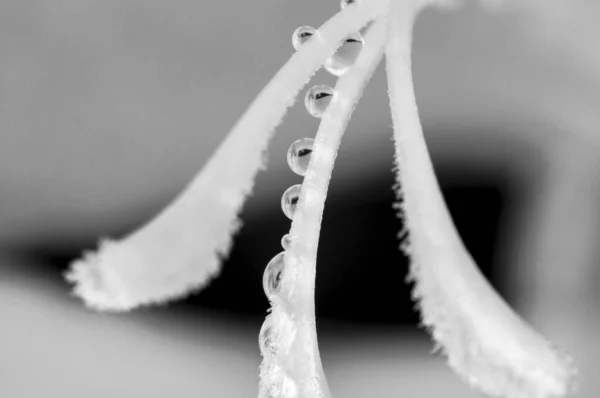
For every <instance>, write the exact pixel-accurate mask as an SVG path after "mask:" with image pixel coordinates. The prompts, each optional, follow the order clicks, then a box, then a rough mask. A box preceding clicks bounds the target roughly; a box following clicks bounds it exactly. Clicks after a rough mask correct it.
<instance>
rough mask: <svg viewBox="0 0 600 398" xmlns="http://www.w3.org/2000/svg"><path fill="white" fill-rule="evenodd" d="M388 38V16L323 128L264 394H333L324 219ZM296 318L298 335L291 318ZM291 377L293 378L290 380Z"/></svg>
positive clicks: (264, 373) (374, 30)
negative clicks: (347, 136)
mask: <svg viewBox="0 0 600 398" xmlns="http://www.w3.org/2000/svg"><path fill="white" fill-rule="evenodd" d="M385 38H386V24H385V18H384V17H382V18H380V19H378V20H377V21H376V22H375V23H374V24H373V26H371V28H370V30H369V32H368V33H367V35H366V36H365V46H364V47H363V49H362V50H361V53H360V55H359V57H358V59H357V60H356V62H355V63H354V65H353V66H352V67H351V68H350V69H349V70H348V72H346V74H344V75H343V76H342V77H341V78H340V79H339V80H338V83H337V85H336V87H335V90H336V93H335V95H334V98H333V99H332V101H331V103H330V104H329V107H328V109H327V111H326V112H325V114H324V115H323V118H322V120H321V124H320V126H319V130H318V132H317V135H316V137H315V144H314V147H313V152H312V155H311V160H310V164H309V166H308V170H307V173H306V176H305V177H304V182H303V183H302V190H301V193H300V199H299V201H298V206H297V208H296V212H295V214H294V220H293V223H292V228H291V231H290V235H291V236H292V237H293V239H292V243H291V247H290V248H289V250H288V251H287V252H286V255H285V271H284V273H283V278H282V280H281V286H282V289H281V293H280V294H279V295H277V296H275V297H273V298H272V306H273V307H272V313H271V315H270V316H269V317H268V318H267V321H266V322H273V323H274V326H275V328H276V330H278V332H277V333H281V334H284V335H285V336H291V335H292V334H293V336H294V338H293V339H291V340H290V341H284V342H283V343H282V344H280V346H279V352H280V354H279V355H278V356H277V357H275V358H271V357H269V356H266V357H265V358H264V359H263V363H262V365H261V387H260V389H261V394H260V395H259V396H260V397H267V396H269V395H268V394H267V393H268V391H270V389H271V388H272V385H273V380H274V379H275V380H278V379H279V380H286V381H288V385H289V384H291V383H289V380H291V381H292V382H293V383H294V384H293V385H295V386H296V387H297V390H298V395H297V396H296V395H294V396H295V397H298V398H313V397H321V398H328V397H330V393H329V389H328V387H327V381H326V379H325V375H324V373H323V368H322V366H321V359H320V356H319V349H318V345H317V335H316V325H315V311H314V290H315V274H316V261H317V248H318V242H319V233H320V229H321V219H322V216H323V209H324V206H325V197H326V195H327V188H328V186H329V180H330V178H331V173H332V170H333V163H334V160H335V157H336V155H337V151H338V147H339V144H340V141H341V139H342V136H343V134H344V131H345V129H346V126H347V124H348V121H349V119H350V115H351V114H352V111H353V110H354V107H355V106H356V104H357V102H358V100H359V98H360V96H361V95H362V92H363V89H364V87H365V86H366V85H367V83H368V82H369V80H370V78H371V76H372V75H373V73H374V71H375V69H376V67H377V65H378V64H379V62H380V60H381V58H382V56H383V49H384V44H385ZM288 319H293V322H294V325H295V326H294V328H293V333H292V332H290V331H288V330H289V327H287V326H286V323H287V320H288ZM287 378H289V380H288V379H287Z"/></svg>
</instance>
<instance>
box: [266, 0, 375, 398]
mask: <svg viewBox="0 0 600 398" xmlns="http://www.w3.org/2000/svg"><path fill="white" fill-rule="evenodd" d="M354 3H356V0H342V1H341V8H342V9H343V8H345V7H346V6H349V5H351V4H354ZM318 35H319V32H318V31H317V30H316V29H314V28H312V27H310V26H302V27H300V28H298V29H296V30H295V31H294V33H293V35H292V44H293V46H294V49H295V50H298V49H299V48H300V47H301V46H302V45H303V44H304V43H306V42H307V41H308V40H311V39H313V38H317V39H318ZM363 44H364V40H363V37H362V35H361V34H360V33H359V32H357V33H355V34H352V35H350V36H349V37H347V38H346V39H345V40H344V42H343V43H342V45H341V46H340V47H339V48H338V50H337V51H336V52H335V53H334V54H333V55H332V56H331V57H330V58H329V59H327V61H326V62H325V63H324V64H323V67H324V68H325V69H326V70H327V71H328V72H329V73H331V74H332V75H334V76H337V77H339V76H342V75H343V74H344V73H345V72H346V71H347V70H348V69H350V67H351V66H352V65H353V63H354V61H355V60H356V58H357V57H358V54H359V53H360V50H361V49H362V46H363ZM334 97H335V90H334V89H333V88H332V87H330V86H327V85H324V84H320V85H316V86H313V87H312V88H310V89H309V90H308V91H307V92H306V96H305V98H304V104H305V107H306V110H307V111H308V113H309V114H310V115H311V116H314V117H316V118H319V119H320V118H321V117H322V116H323V114H324V113H325V111H326V110H327V107H328V106H329V104H330V103H331V101H332V100H333V99H334ZM313 145H314V139H313V138H301V139H299V140H296V141H295V142H294V143H293V144H292V145H291V146H290V147H289V149H288V151H287V163H288V165H289V167H290V168H291V169H292V171H293V172H294V173H296V174H298V175H299V176H302V177H304V175H305V174H306V171H307V169H308V164H309V162H310V158H311V154H312V151H313ZM301 187H302V184H296V185H292V186H291V187H289V188H288V189H287V190H286V191H285V192H284V193H283V196H282V198H281V208H282V210H283V213H284V214H285V215H286V216H287V217H288V218H289V219H290V220H293V218H294V213H295V212H296V207H297V206H298V199H299V198H300V190H301ZM293 238H294V237H292V236H290V234H286V235H284V236H283V238H282V239H281V246H282V247H283V249H284V251H282V252H280V253H279V254H277V255H276V256H275V257H273V258H272V259H271V261H270V262H269V263H268V264H267V267H266V268H265V272H264V275H263V288H264V291H265V294H266V296H267V298H269V300H271V301H272V300H273V299H274V298H275V297H276V296H278V295H279V293H280V288H281V286H280V282H281V279H282V276H283V273H284V271H285V253H286V251H287V250H288V249H289V248H290V246H291V243H292V240H293ZM280 312H281V311H280ZM274 315H275V314H272V315H271V316H269V317H267V319H266V320H265V322H264V323H263V325H262V328H261V330H260V333H259V346H260V351H261V353H262V355H263V357H265V358H270V359H272V360H274V359H275V358H276V357H277V355H278V354H279V351H280V350H284V349H286V348H289V347H284V346H285V345H286V344H285V343H289V344H291V342H292V340H293V335H294V325H293V320H292V319H291V316H290V315H289V314H284V313H279V314H278V315H277V317H276V318H275V317H274ZM284 340H285V341H284ZM271 362H276V361H271ZM272 373H273V374H272V375H271V376H272V377H270V378H269V380H268V381H267V382H268V383H269V385H268V386H266V388H265V389H264V390H263V392H264V393H265V394H266V395H263V396H264V397H265V398H293V397H295V396H296V395H297V387H296V386H295V384H294V382H293V380H291V378H290V377H288V376H287V375H286V374H285V373H284V372H283V371H282V369H281V368H278V369H273V372H272Z"/></svg>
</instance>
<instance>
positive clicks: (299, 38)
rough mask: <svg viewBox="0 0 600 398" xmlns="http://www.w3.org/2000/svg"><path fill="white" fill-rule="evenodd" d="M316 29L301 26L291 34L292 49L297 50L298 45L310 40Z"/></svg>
mask: <svg viewBox="0 0 600 398" xmlns="http://www.w3.org/2000/svg"><path fill="white" fill-rule="evenodd" d="M317 33H318V32H317V30H316V29H315V28H313V27H311V26H301V27H299V28H298V29H296V30H295V31H294V33H293V34H292V45H293V46H294V50H296V51H298V49H299V48H300V46H302V45H303V44H304V43H306V42H307V41H308V40H310V38H311V37H313V35H315V34H317Z"/></svg>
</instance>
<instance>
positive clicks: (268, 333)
mask: <svg viewBox="0 0 600 398" xmlns="http://www.w3.org/2000/svg"><path fill="white" fill-rule="evenodd" d="M258 345H259V347H260V352H261V353H262V354H263V356H265V357H266V356H275V355H276V354H277V336H276V334H275V327H274V325H273V322H272V320H271V319H266V320H265V321H264V322H263V324H262V327H261V328H260V333H259V334H258Z"/></svg>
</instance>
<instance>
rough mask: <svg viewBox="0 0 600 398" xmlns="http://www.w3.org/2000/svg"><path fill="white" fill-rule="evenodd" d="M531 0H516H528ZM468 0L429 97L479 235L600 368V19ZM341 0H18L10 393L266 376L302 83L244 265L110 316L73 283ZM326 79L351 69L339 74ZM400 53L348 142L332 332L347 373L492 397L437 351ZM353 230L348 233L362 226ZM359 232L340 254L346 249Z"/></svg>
mask: <svg viewBox="0 0 600 398" xmlns="http://www.w3.org/2000/svg"><path fill="white" fill-rule="evenodd" d="M509 3H510V2H509ZM513 5H514V6H515V8H513V9H510V10H505V11H493V12H487V11H485V10H483V9H482V8H480V7H477V6H475V5H473V4H471V3H469V4H468V5H467V6H465V7H464V8H461V9H458V10H456V11H453V12H449V11H446V12H438V11H427V12H426V13H425V14H423V15H422V16H421V18H420V19H419V22H418V24H417V29H416V36H415V50H414V69H415V79H416V91H417V100H418V103H419V107H420V112H421V115H422V119H423V124H424V128H425V132H426V136H427V139H428V142H429V144H430V148H431V151H432V156H433V159H434V163H435V166H436V169H437V171H438V173H439V176H440V180H441V183H442V186H443V190H444V194H445V196H446V198H447V200H448V203H449V207H450V210H451V212H452V214H453V217H454V218H455V221H456V223H457V226H458V229H459V230H460V232H461V235H462V236H463V238H464V240H465V242H466V244H467V246H468V248H469V250H470V251H471V252H472V253H473V256H474V257H475V259H476V260H477V261H478V263H479V265H480V267H481V268H482V270H483V272H484V273H485V274H486V275H487V276H488V277H489V278H490V280H491V281H492V283H493V284H494V285H495V286H496V287H497V289H499V291H500V292H501V293H502V294H503V295H504V296H505V298H506V299H507V300H508V301H509V302H510V303H511V304H512V305H513V306H515V307H516V309H517V310H518V312H519V313H520V314H522V315H523V316H524V317H525V318H526V319H527V320H528V321H530V322H531V323H532V324H533V325H534V326H535V327H536V328H537V329H539V330H541V331H542V332H544V333H545V334H546V335H547V336H548V337H549V338H550V339H551V340H553V341H554V342H555V343H557V345H558V346H559V347H562V348H564V349H565V350H567V351H568V352H570V353H571V354H572V355H573V356H574V357H575V358H576V360H577V363H578V365H579V367H580V371H581V378H582V381H581V387H580V392H579V393H578V395H577V396H580V397H590V398H591V397H595V396H597V391H598V389H599V388H600V381H599V378H598V377H596V375H597V369H598V368H600V346H599V345H598V336H599V335H600V310H599V309H598V306H599V302H600V294H599V293H598V292H599V291H600V267H598V259H599V257H600V253H599V252H598V250H597V245H596V242H597V240H598V235H599V233H598V232H599V229H598V227H599V223H598V221H599V219H598V206H597V203H598V199H599V197H598V196H599V193H600V190H599V188H600V187H599V182H598V178H597V175H598V171H599V166H600V158H599V156H598V155H599V153H600V145H599V144H600V113H599V112H598V104H600V72H599V71H600V55H598V52H597V49H598V39H597V38H598V37H600V28H597V24H596V23H595V21H597V20H598V17H600V9H599V6H598V5H597V3H595V2H593V1H592V0H590V1H585V0H574V1H572V2H568V3H567V2H562V1H559V0H548V1H542V0H529V1H525V0H524V1H523V2H519V3H515V4H513ZM338 6H339V4H338V2H337V1H335V0H331V1H330V0H327V1H316V0H306V1H282V0H258V1H253V2H241V1H236V2H225V1H218V0H200V1H198V0H195V1H190V0H172V1H166V0H121V1H115V0H104V1H100V0H62V1H58V0H56V1H28V0H0V54H2V56H1V57H0V397H2V398H37V397H62V398H70V397H90V398H96V397H108V396H110V397H115V398H120V397H123V398H125V397H127V398H133V397H145V398H147V397H164V396H173V397H204V396H207V397H208V396H211V397H242V396H244V397H246V396H255V395H256V393H257V383H258V369H257V368H258V365H259V363H260V356H259V351H258V345H257V334H258V330H259V328H260V324H261V320H262V319H263V318H264V315H265V311H266V309H267V308H268V304H267V301H266V299H265V298H264V297H263V295H262V291H261V289H262V288H261V283H260V279H261V275H262V270H263V268H264V266H265V265H266V263H267V262H268V261H269V259H270V258H271V257H272V256H273V255H274V254H276V253H277V252H278V251H279V250H280V249H279V247H278V246H279V239H280V237H281V235H283V234H284V233H286V232H287V229H288V228H289V221H288V220H287V219H286V218H285V217H284V216H283V215H282V214H281V210H280V208H279V199H280V195H281V193H282V192H283V191H284V190H285V188H287V187H288V186H289V185H292V184H296V183H299V182H300V181H298V178H297V177H296V176H294V175H293V174H292V173H291V172H290V171H289V168H288V167H287V165H286V163H285V152H286V150H287V147H288V146H289V145H290V143H291V142H293V141H294V140H296V139H297V138H301V137H305V136H313V135H314V133H315V131H316V128H317V121H316V120H315V119H313V118H311V117H309V116H308V115H307V113H306V111H305V110H304V109H303V104H302V101H298V103H297V104H296V106H295V107H294V108H292V109H291V111H290V112H289V114H288V116H287V118H286V119H285V122H284V123H283V124H282V126H280V128H279V133H278V135H277V136H276V138H275V139H274V140H273V142H272V145H271V147H270V151H269V169H268V170H267V171H266V172H263V173H261V174H260V175H259V178H258V180H257V185H256V189H255V194H254V195H253V197H252V198H251V199H250V200H249V202H248V203H247V205H246V207H245V208H244V213H243V215H242V218H243V220H244V222H245V226H244V228H243V229H242V231H241V232H240V235H239V237H238V239H237V241H236V242H237V244H236V247H235V248H234V250H233V252H232V254H231V257H230V258H229V260H228V261H227V262H226V264H225V267H224V269H223V273H222V275H221V277H220V278H219V279H217V280H216V281H215V282H214V283H213V285H211V287H209V288H208V289H207V290H206V291H204V292H202V293H200V294H198V295H195V296H193V297H191V298H190V299H188V300H186V301H185V302H183V303H174V304H172V305H169V306H167V307H161V308H153V309H144V310H141V311H138V312H134V313H131V314H124V315H106V314H96V313H91V312H88V311H86V310H85V309H84V308H83V306H82V304H81V303H80V302H78V301H77V300H75V299H73V298H71V297H69V294H68V286H66V284H65V283H64V282H63V281H62V279H61V272H62V271H64V270H65V269H66V267H67V265H68V263H69V261H71V260H72V259H73V258H75V257H77V256H78V255H79V253H80V252H81V251H82V250H85V249H90V248H93V247H94V246H95V244H96V243H95V242H96V240H97V238H98V237H100V236H106V235H110V236H113V237H119V236H122V235H123V234H126V233H127V232H128V231H131V230H132V229H133V228H135V227H136V226H138V225H140V224H141V223H142V222H144V221H145V220H147V219H148V218H150V217H151V216H152V215H153V214H154V213H155V212H157V211H158V210H160V209H161V208H162V207H163V206H165V205H166V204H167V203H168V202H169V201H170V200H171V199H172V198H173V197H174V196H175V195H176V194H177V193H178V192H179V191H180V190H181V189H182V188H183V187H184V186H185V184H186V183H187V182H188V181H189V180H190V179H191V178H192V177H193V176H194V174H195V173H196V172H197V171H198V170H199V169H200V168H201V166H202V165H203V164H204V162H205V161H206V160H207V158H208V156H209V155H210V154H211V153H212V152H213V150H214V149H215V148H216V146H217V145H218V144H219V142H220V141H221V140H222V139H223V137H224V136H225V134H226V133H227V132H228V130H229V129H230V128H231V127H232V125H233V124H234V123H235V121H236V120H237V118H238V117H239V116H240V115H241V114H242V112H243V111H244V110H245V109H246V107H247V106H248V105H249V104H250V102H251V101H252V99H253V98H254V97H255V96H256V95H257V93H258V92H259V90H260V89H261V88H262V87H263V86H264V85H265V84H266V83H267V82H268V80H269V79H270V77H271V76H273V75H274V73H275V72H276V71H277V70H278V68H279V67H280V66H281V65H282V64H283V63H284V62H285V61H286V60H287V59H288V57H289V56H290V55H291V54H292V51H293V50H292V46H291V34H292V32H293V31H294V29H296V28H297V27H298V26H300V25H313V26H319V25H320V24H322V23H323V22H324V21H325V20H326V19H328V18H329V17H330V16H331V15H332V14H333V13H334V12H336V11H337V9H338ZM313 82H314V83H328V84H333V82H334V79H333V78H332V77H331V76H327V75H326V74H325V73H321V72H320V73H318V74H317V75H316V76H315V78H314V79H313ZM390 126H391V120H390V117H389V108H388V103H387V94H386V86H385V76H384V70H383V68H380V69H379V70H378V72H377V74H376V75H375V77H374V78H373V81H372V82H371V84H370V86H369V87H368V88H367V90H366V92H365V94H364V97H363V100H362V101H361V103H360V104H359V107H358V109H357V110H356V113H355V116H354V117H353V119H352V121H351V123H350V126H349V129H348V132H347V134H346V136H345V139H344V141H343V143H342V147H341V149H340V153H339V158H338V161H337V162H336V168H335V170H334V174H333V179H332V185H331V189H330V195H329V198H328V202H327V206H326V209H325V218H324V225H323V232H322V239H321V244H320V250H319V264H318V267H319V273H318V278H317V297H316V299H317V313H318V330H319V343H320V347H321V352H322V357H323V363H324V367H325V371H326V373H327V376H328V379H329V383H330V386H331V388H332V393H333V394H334V396H336V397H345V398H355V397H356V398H358V397H365V396H374V395H377V396H383V395H385V396H396V395H397V396H410V397H422V398H428V397H438V396H440V395H441V394H443V395H444V396H445V397H471V396H472V397H475V396H477V394H476V393H474V392H471V391H469V389H468V387H466V386H465V385H463V384H462V383H461V382H460V380H458V379H457V378H456V377H455V376H454V375H453V374H452V373H451V372H450V370H448V369H447V368H446V367H445V366H444V361H443V359H442V358H439V357H437V356H431V355H429V351H430V350H431V348H432V344H431V342H430V341H429V340H428V338H427V336H426V335H425V333H424V332H423V331H422V330H420V329H418V328H417V319H418V318H417V316H416V314H415V313H414V312H413V311H412V304H411V302H410V300H409V288H410V287H409V286H405V285H404V282H403V280H404V275H405V273H406V266H407V265H406V259H405V258H403V256H402V255H401V254H400V253H399V251H398V250H397V246H398V242H397V241H396V239H395V234H396V232H397V231H399V230H400V228H401V227H402V226H401V224H400V221H398V220H397V219H396V218H395V216H394V211H393V209H392V208H391V204H392V201H393V198H394V195H393V192H392V191H391V186H392V183H393V174H392V172H391V168H392V159H393V158H392V156H393V148H392V142H391V140H390V138H391V127H390ZM342 245H343V246H342ZM341 246H342V247H344V248H345V250H344V251H341V250H339V248H340V247H341Z"/></svg>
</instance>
